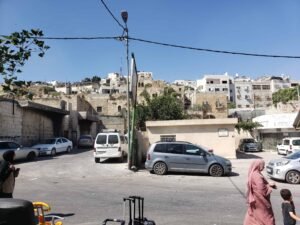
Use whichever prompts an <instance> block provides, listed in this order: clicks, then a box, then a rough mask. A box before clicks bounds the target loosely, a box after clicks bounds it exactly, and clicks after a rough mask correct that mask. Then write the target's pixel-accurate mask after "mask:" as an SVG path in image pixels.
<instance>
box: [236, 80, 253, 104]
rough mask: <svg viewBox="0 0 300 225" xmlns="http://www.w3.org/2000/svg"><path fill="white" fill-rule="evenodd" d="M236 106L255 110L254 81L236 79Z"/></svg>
mask: <svg viewBox="0 0 300 225" xmlns="http://www.w3.org/2000/svg"><path fill="white" fill-rule="evenodd" d="M234 86H235V100H234V102H235V105H236V108H253V102H254V101H253V91H252V81H251V79H250V78H249V77H244V76H243V77H238V76H237V77H235V79H234Z"/></svg>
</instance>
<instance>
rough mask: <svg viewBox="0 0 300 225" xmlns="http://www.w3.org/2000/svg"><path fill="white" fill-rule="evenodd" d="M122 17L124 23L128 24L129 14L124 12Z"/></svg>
mask: <svg viewBox="0 0 300 225" xmlns="http://www.w3.org/2000/svg"><path fill="white" fill-rule="evenodd" d="M121 16H122V19H123V21H124V23H125V24H126V23H127V20H128V12H127V11H122V12H121Z"/></svg>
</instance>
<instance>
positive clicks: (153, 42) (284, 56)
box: [128, 37, 300, 59]
mask: <svg viewBox="0 0 300 225" xmlns="http://www.w3.org/2000/svg"><path fill="white" fill-rule="evenodd" d="M128 39H130V40H133V41H140V42H145V43H149V44H155V45H161V46H167V47H173V48H182V49H189V50H197V51H205V52H214V53H223V54H232V55H244V56H256V57H269V58H288V59H300V56H290V55H269V54H258V53H246V52H234V51H223V50H215V49H207V48H196V47H188V46H182V45H174V44H168V43H162V42H156V41H149V40H144V39H140V38H133V37H128Z"/></svg>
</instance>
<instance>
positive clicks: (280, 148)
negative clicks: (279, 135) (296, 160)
mask: <svg viewBox="0 0 300 225" xmlns="http://www.w3.org/2000/svg"><path fill="white" fill-rule="evenodd" d="M276 148H277V153H278V155H281V154H283V155H288V154H290V153H294V152H297V151H300V138H299V137H290V138H283V139H282V141H281V143H279V144H278V145H277V146H276Z"/></svg>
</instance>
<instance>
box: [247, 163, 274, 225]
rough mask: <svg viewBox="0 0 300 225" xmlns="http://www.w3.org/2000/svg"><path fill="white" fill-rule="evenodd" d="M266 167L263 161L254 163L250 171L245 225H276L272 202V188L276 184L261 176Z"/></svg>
mask: <svg viewBox="0 0 300 225" xmlns="http://www.w3.org/2000/svg"><path fill="white" fill-rule="evenodd" d="M264 167H265V162H264V161H263V160H262V159H257V160H255V161H253V162H252V164H251V166H250V168H249V171H248V182H247V189H248V190H247V204H248V210H247V213H246V216H245V220H244V225H275V218H274V214H273V209H272V205H271V201H270V194H271V192H272V188H274V189H275V188H276V184H275V183H273V182H270V183H269V182H268V181H267V180H266V179H265V178H264V176H263V175H262V174H261V171H263V169H264Z"/></svg>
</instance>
